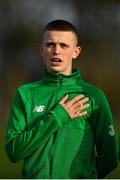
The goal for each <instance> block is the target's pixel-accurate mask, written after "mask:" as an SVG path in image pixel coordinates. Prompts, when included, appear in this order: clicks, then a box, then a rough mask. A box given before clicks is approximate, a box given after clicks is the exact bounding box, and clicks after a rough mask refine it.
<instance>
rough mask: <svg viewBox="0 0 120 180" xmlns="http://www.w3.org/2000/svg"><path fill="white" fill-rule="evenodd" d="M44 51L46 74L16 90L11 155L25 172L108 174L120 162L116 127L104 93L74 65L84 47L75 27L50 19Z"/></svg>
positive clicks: (82, 175) (9, 141) (10, 130)
mask: <svg viewBox="0 0 120 180" xmlns="http://www.w3.org/2000/svg"><path fill="white" fill-rule="evenodd" d="M40 52H41V55H42V56H43V60H44V63H45V66H46V70H45V76H44V78H43V79H42V80H41V81H39V82H34V83H30V84H26V85H22V86H21V87H19V88H18V89H17V90H16V94H15V97H14V101H13V105H12V109H11V113H10V117H9V122H8V128H7V134H6V151H7V154H8V157H9V158H10V160H11V161H12V162H16V161H19V160H21V159H24V165H23V170H22V177H23V178H42V179H43V178H45V179H48V178H51V179H52V178H54V179H61V178H62V179H63V178H64V179H65V178H67V179H69V178H72V179H80V178H103V177H104V176H106V175H107V174H108V173H109V172H110V171H112V170H113V169H114V168H115V167H116V166H117V158H118V155H117V148H116V139H115V135H116V132H115V129H114V122H113V118H112V114H111V111H110V107H109V104H108V102H107V99H106V97H105V95H104V93H103V92H102V91H101V90H99V89H97V88H96V87H94V86H92V85H90V84H88V83H87V82H85V81H84V80H83V79H82V78H81V75H80V72H79V70H78V69H72V62H73V60H74V59H76V58H77V57H78V55H79V54H80V52H81V47H80V46H78V35H77V31H76V29H75V27H74V26H73V25H72V24H71V23H69V22H67V21H64V20H55V21H52V22H50V23H49V24H47V26H46V27H45V29H44V33H43V40H42V45H41V47H40Z"/></svg>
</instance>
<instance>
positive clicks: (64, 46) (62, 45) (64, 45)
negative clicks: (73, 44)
mask: <svg viewBox="0 0 120 180" xmlns="http://www.w3.org/2000/svg"><path fill="white" fill-rule="evenodd" d="M60 46H61V47H62V48H68V47H69V46H68V45H67V44H65V43H60Z"/></svg>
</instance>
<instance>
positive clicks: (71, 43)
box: [40, 31, 81, 75]
mask: <svg viewBox="0 0 120 180" xmlns="http://www.w3.org/2000/svg"><path fill="white" fill-rule="evenodd" d="M40 51H41V55H42V56H43V60H44V63H45V65H46V68H47V71H48V72H52V73H58V74H64V75H69V74H71V71H72V61H73V59H76V58H77V56H78V55H79V53H80V51H81V48H80V47H79V46H77V39H76V36H75V34H74V33H73V32H70V31H46V32H45V33H44V37H43V43H42V46H41V49H40Z"/></svg>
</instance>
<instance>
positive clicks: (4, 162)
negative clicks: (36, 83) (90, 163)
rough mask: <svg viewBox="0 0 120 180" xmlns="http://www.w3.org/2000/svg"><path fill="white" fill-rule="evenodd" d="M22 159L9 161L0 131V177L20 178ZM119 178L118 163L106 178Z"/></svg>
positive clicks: (119, 168)
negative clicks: (16, 161)
mask: <svg viewBox="0 0 120 180" xmlns="http://www.w3.org/2000/svg"><path fill="white" fill-rule="evenodd" d="M21 168H22V161H21V162H19V163H11V162H10V161H9V159H8V158H7V155H6V152H5V149H4V136H3V133H0V179H19V178H21ZM111 178H112V179H119V178H120V164H119V166H118V167H117V168H116V169H115V170H113V171H112V172H111V173H110V174H109V175H108V176H107V177H106V179H111Z"/></svg>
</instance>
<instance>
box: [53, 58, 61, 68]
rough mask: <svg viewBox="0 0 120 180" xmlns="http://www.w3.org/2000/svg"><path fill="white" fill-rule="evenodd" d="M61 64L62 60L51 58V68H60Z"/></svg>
mask: <svg viewBox="0 0 120 180" xmlns="http://www.w3.org/2000/svg"><path fill="white" fill-rule="evenodd" d="M61 63H62V60H61V59H60V58H52V59H51V65H52V66H60V65H61Z"/></svg>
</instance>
